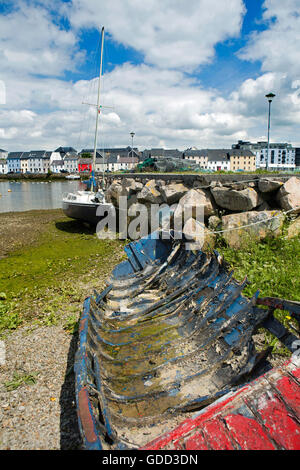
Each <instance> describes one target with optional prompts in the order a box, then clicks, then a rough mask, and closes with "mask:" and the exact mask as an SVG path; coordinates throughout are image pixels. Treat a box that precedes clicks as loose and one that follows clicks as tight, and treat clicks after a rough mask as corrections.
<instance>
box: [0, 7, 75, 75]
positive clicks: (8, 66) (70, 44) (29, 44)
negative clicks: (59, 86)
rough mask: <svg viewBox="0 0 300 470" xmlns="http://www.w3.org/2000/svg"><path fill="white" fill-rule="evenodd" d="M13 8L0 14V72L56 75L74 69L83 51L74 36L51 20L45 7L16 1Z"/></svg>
mask: <svg viewBox="0 0 300 470" xmlns="http://www.w3.org/2000/svg"><path fill="white" fill-rule="evenodd" d="M14 6H15V8H14V10H13V11H11V12H9V13H8V14H5V15H4V14H3V15H0V44H1V48H0V63H1V71H3V70H5V71H6V72H11V73H14V74H20V75H21V76H23V75H24V74H29V73H30V74H37V75H41V76H51V75H54V76H59V75H62V74H63V73H64V71H66V70H74V68H75V64H76V62H77V61H79V60H80V59H82V58H83V54H82V53H81V52H79V51H77V49H76V36H75V34H74V33H73V32H72V31H65V30H63V29H62V28H60V27H59V26H58V25H57V24H55V23H54V22H53V18H52V17H51V14H50V13H49V11H48V10H47V9H45V8H44V7H42V6H38V5H33V4H28V3H27V2H26V1H25V0H17V1H16V2H15V4H14Z"/></svg>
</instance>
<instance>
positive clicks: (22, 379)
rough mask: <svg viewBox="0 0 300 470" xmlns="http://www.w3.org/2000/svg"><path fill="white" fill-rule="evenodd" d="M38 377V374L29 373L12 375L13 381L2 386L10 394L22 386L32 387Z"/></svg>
mask: <svg viewBox="0 0 300 470" xmlns="http://www.w3.org/2000/svg"><path fill="white" fill-rule="evenodd" d="M38 375H39V372H31V373H24V374H18V373H17V372H15V373H14V375H13V379H12V380H11V381H10V382H5V383H4V385H5V387H6V390H7V391H8V392H12V391H13V390H16V389H17V388H19V387H21V386H22V385H34V384H35V383H36V378H37V376H38Z"/></svg>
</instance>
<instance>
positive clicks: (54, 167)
mask: <svg viewBox="0 0 300 470" xmlns="http://www.w3.org/2000/svg"><path fill="white" fill-rule="evenodd" d="M64 169H65V166H64V161H63V160H53V161H52V162H51V163H50V171H52V173H61V171H62V170H64Z"/></svg>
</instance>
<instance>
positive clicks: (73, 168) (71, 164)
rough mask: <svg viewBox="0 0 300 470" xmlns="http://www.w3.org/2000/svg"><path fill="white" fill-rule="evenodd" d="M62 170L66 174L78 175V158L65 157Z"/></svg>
mask: <svg viewBox="0 0 300 470" xmlns="http://www.w3.org/2000/svg"><path fill="white" fill-rule="evenodd" d="M64 170H66V171H67V172H68V173H78V157H75V156H73V157H71V156H68V157H65V158H64Z"/></svg>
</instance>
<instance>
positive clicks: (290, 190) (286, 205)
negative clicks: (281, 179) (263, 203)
mask: <svg viewBox="0 0 300 470" xmlns="http://www.w3.org/2000/svg"><path fill="white" fill-rule="evenodd" d="M277 201H278V202H279V205H280V207H281V208H282V209H283V210H285V211H290V210H292V209H294V208H295V210H294V211H293V212H294V213H296V214H298V213H299V212H300V178H296V176H292V177H291V178H290V179H289V180H288V181H286V183H284V185H282V186H281V188H280V189H279V191H278V193H277Z"/></svg>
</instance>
